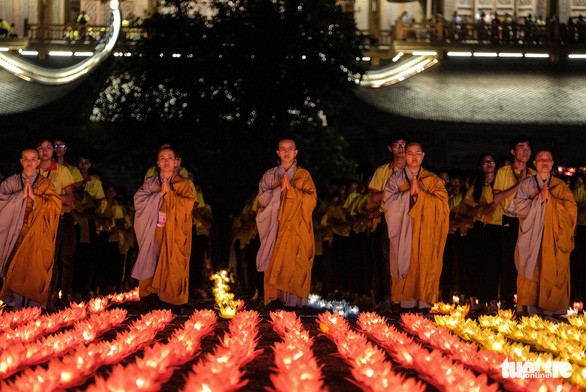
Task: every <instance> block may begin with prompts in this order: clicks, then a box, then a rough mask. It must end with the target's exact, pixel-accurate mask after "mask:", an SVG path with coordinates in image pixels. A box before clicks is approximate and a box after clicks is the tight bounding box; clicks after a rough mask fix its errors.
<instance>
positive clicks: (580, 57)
mask: <svg viewBox="0 0 586 392" xmlns="http://www.w3.org/2000/svg"><path fill="white" fill-rule="evenodd" d="M568 58H570V59H586V54H579V53H576V54H570V55H568Z"/></svg>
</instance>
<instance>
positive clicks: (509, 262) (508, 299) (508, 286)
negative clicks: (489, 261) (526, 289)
mask: <svg viewBox="0 0 586 392" xmlns="http://www.w3.org/2000/svg"><path fill="white" fill-rule="evenodd" d="M518 235H519V219H517V218H511V217H509V216H506V215H503V225H502V227H501V247H502V265H501V279H500V283H501V284H500V300H501V303H503V307H508V308H513V307H514V302H513V296H514V295H515V293H516V292H517V268H516V267H515V247H516V245H517V237H518Z"/></svg>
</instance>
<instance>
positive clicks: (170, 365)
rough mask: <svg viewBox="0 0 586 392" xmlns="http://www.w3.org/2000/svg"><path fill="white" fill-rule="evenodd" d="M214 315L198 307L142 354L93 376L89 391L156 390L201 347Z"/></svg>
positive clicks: (213, 324)
mask: <svg viewBox="0 0 586 392" xmlns="http://www.w3.org/2000/svg"><path fill="white" fill-rule="evenodd" d="M216 320H217V316H216V314H215V313H214V312H213V311H212V310H198V311H195V312H194V314H193V315H192V316H191V317H190V318H189V320H187V321H186V322H185V323H184V325H183V327H182V328H181V329H179V330H177V331H175V332H174V333H173V335H172V336H171V338H170V339H169V340H168V341H167V342H166V343H165V344H162V343H155V344H154V345H153V346H150V347H146V348H145V350H144V354H143V356H142V358H139V359H137V360H135V361H134V362H133V363H131V364H129V365H127V366H124V365H121V364H118V365H116V366H114V368H113V369H112V372H111V373H110V374H109V375H108V376H107V377H96V380H95V383H94V384H93V385H92V386H90V387H89V388H88V389H87V391H88V392H98V391H158V390H160V389H161V387H162V385H163V384H164V383H165V382H167V381H168V380H169V379H170V378H171V376H172V374H173V371H174V370H175V369H176V368H177V367H179V366H181V365H183V364H185V363H187V362H188V361H191V360H192V359H194V358H195V356H196V355H197V354H198V353H199V352H200V351H201V340H202V339H203V338H204V337H205V336H206V335H208V334H209V333H211V332H212V331H213V330H214V327H215V325H216Z"/></svg>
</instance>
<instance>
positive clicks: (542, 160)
mask: <svg viewBox="0 0 586 392" xmlns="http://www.w3.org/2000/svg"><path fill="white" fill-rule="evenodd" d="M535 162H539V163H551V162H553V159H549V158H540V159H536V160H535Z"/></svg>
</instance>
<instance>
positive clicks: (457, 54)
mask: <svg viewBox="0 0 586 392" xmlns="http://www.w3.org/2000/svg"><path fill="white" fill-rule="evenodd" d="M447 55H448V57H472V52H448V53H447Z"/></svg>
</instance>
